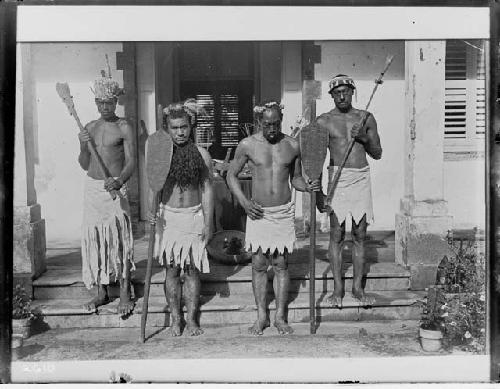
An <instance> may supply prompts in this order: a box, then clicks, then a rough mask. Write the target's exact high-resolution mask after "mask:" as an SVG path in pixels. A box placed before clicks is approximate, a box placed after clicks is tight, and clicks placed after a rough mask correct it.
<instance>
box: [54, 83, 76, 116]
mask: <svg viewBox="0 0 500 389" xmlns="http://www.w3.org/2000/svg"><path fill="white" fill-rule="evenodd" d="M56 92H57V94H58V95H59V97H60V98H61V99H62V101H63V102H64V104H66V107H68V110H69V111H70V113H71V110H72V108H74V107H75V105H74V103H73V96H71V92H70V90H69V85H68V84H67V83H65V82H58V83H57V84H56Z"/></svg>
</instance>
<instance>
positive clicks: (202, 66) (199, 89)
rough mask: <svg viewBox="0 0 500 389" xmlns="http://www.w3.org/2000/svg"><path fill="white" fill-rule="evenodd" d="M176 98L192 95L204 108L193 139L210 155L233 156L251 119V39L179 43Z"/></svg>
mask: <svg viewBox="0 0 500 389" xmlns="http://www.w3.org/2000/svg"><path fill="white" fill-rule="evenodd" d="M179 77H180V98H181V99H182V100H184V99H186V98H190V97H191V98H195V99H196V100H197V101H198V103H199V104H200V105H202V106H203V107H204V109H205V114H204V115H200V116H199V117H198V128H197V130H196V134H195V137H196V141H197V143H198V144H199V145H200V146H204V147H207V148H208V150H209V152H210V155H211V156H212V158H215V159H221V160H223V159H224V158H225V157H226V154H227V152H228V150H231V153H230V158H233V156H234V151H235V149H236V146H237V145H238V142H239V141H240V140H241V139H243V138H244V137H245V136H247V134H246V133H245V132H244V131H243V130H242V127H243V126H244V125H245V123H252V122H253V114H252V107H253V104H254V100H255V97H254V95H255V94H254V84H255V77H254V45H253V43H252V42H187V43H182V44H180V47H179Z"/></svg>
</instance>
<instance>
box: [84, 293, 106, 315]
mask: <svg viewBox="0 0 500 389" xmlns="http://www.w3.org/2000/svg"><path fill="white" fill-rule="evenodd" d="M108 303H109V297H108V295H107V293H106V294H102V293H99V294H98V295H97V296H96V297H94V298H93V299H92V300H90V301H89V302H88V303H86V304H84V305H83V309H85V310H87V311H88V312H97V307H100V306H101V305H105V304H108Z"/></svg>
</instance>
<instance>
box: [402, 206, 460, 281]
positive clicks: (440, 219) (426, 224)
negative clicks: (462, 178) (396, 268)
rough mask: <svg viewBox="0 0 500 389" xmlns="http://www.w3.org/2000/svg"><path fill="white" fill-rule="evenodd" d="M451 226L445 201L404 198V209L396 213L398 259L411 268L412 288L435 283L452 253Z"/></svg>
mask: <svg viewBox="0 0 500 389" xmlns="http://www.w3.org/2000/svg"><path fill="white" fill-rule="evenodd" d="M451 228H452V217H451V216H449V215H447V206H446V202H445V201H422V202H413V201H408V200H403V201H402V202H401V212H400V213H398V214H396V231H395V246H396V253H395V254H396V263H398V264H401V265H403V266H406V267H407V268H409V270H410V273H411V278H410V287H411V289H412V290H423V289H425V288H426V287H428V286H429V285H434V283H435V281H436V271H437V267H438V265H439V263H440V261H441V260H442V259H443V256H444V255H446V254H449V246H448V239H447V236H448V232H449V231H450V230H451Z"/></svg>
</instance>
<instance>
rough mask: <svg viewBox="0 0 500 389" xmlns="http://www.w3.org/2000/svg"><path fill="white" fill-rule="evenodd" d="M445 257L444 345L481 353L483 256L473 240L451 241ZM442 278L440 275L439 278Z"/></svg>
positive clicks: (483, 325) (484, 304)
mask: <svg viewBox="0 0 500 389" xmlns="http://www.w3.org/2000/svg"><path fill="white" fill-rule="evenodd" d="M450 249H451V251H452V253H453V254H452V255H451V256H450V258H446V266H444V269H445V272H444V274H445V276H444V283H443V285H442V288H443V290H444V292H445V304H444V305H443V307H442V309H441V310H442V312H443V319H444V321H443V324H444V346H445V348H447V349H451V348H453V347H457V348H459V349H461V350H464V351H469V352H474V353H484V352H485V349H486V338H485V327H486V303H485V280H486V278H485V277H486V271H485V258H484V255H483V254H481V253H479V250H478V248H477V243H476V242H475V241H473V240H467V241H465V242H464V241H463V240H460V241H459V242H453V243H452V244H451V246H450ZM442 278H443V277H442Z"/></svg>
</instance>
